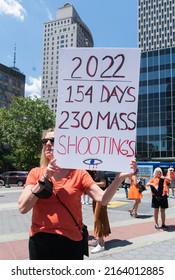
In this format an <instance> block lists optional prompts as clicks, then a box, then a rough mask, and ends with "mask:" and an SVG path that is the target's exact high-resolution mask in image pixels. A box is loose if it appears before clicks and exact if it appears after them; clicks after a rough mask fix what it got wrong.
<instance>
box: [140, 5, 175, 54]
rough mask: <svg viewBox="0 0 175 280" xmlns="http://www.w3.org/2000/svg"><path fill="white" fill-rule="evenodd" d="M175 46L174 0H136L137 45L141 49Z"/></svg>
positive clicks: (148, 49)
mask: <svg viewBox="0 0 175 280" xmlns="http://www.w3.org/2000/svg"><path fill="white" fill-rule="evenodd" d="M173 46H175V0H138V47H139V48H141V49H142V51H150V50H157V49H163V48H170V47H173Z"/></svg>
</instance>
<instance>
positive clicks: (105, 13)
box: [0, 0, 137, 97]
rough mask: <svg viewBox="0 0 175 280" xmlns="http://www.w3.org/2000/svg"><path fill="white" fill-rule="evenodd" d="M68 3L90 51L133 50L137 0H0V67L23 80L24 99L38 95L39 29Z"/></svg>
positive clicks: (41, 34)
mask: <svg viewBox="0 0 175 280" xmlns="http://www.w3.org/2000/svg"><path fill="white" fill-rule="evenodd" d="M67 2H69V3H70V4H72V5H73V6H74V8H75V9H76V11H77V12H78V14H79V16H80V18H81V19H82V20H83V22H84V23H85V24H86V25H87V26H88V28H89V29H90V31H91V33H92V36H93V39H94V47H98V48H100V47H102V48H105V47H106V48H110V47H111V48H136V47H137V0H107V1H102V0H70V1H65V0H64V1H62V0H0V63H1V64H4V65H6V66H8V67H12V66H13V65H14V51H15V48H16V64H15V66H16V67H17V68H19V70H20V71H21V72H22V73H23V74H24V75H25V76H26V84H25V97H27V96H38V97H40V92H41V74H42V39H43V38H42V36H43V25H44V23H46V22H48V21H52V20H55V19H56V11H57V9H58V8H60V7H63V6H64V4H65V3H67Z"/></svg>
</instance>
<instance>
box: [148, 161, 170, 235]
mask: <svg viewBox="0 0 175 280" xmlns="http://www.w3.org/2000/svg"><path fill="white" fill-rule="evenodd" d="M168 184H169V180H168V178H166V177H163V172H162V169H161V168H159V167H157V168H155V170H154V173H153V178H152V179H150V180H149V182H148V183H147V184H146V186H150V188H151V192H152V204H151V206H152V208H154V221H155V229H160V227H159V223H158V215H159V208H160V211H161V220H162V229H164V230H165V229H167V228H168V226H167V225H166V224H165V209H166V208H168V196H167V194H168Z"/></svg>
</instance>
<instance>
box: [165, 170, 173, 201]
mask: <svg viewBox="0 0 175 280" xmlns="http://www.w3.org/2000/svg"><path fill="white" fill-rule="evenodd" d="M166 176H167V177H168V178H170V179H171V181H170V184H169V191H170V189H171V192H172V196H170V195H169V193H168V196H169V197H170V198H175V197H174V188H175V172H174V168H173V167H170V168H168V172H167V174H166Z"/></svg>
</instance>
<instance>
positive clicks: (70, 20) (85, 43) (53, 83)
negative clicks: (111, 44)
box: [41, 3, 94, 112]
mask: <svg viewBox="0 0 175 280" xmlns="http://www.w3.org/2000/svg"><path fill="white" fill-rule="evenodd" d="M93 46H94V43H93V38H92V35H91V32H90V30H89V29H88V27H87V26H86V25H85V23H84V22H83V21H82V20H81V18H80V17H79V15H78V13H77V12H76V10H75V8H74V7H73V6H72V5H71V4H68V3H67V4H65V5H64V6H63V7H61V8H59V9H58V10H57V13H56V20H54V21H50V22H47V23H44V30H43V61H42V86H41V98H42V99H43V100H44V101H45V102H46V103H47V104H48V106H49V107H50V108H51V110H52V111H54V112H56V110H57V95H58V74H59V73H58V71H59V49H60V48H72V47H93Z"/></svg>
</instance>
